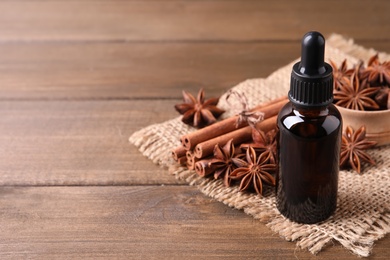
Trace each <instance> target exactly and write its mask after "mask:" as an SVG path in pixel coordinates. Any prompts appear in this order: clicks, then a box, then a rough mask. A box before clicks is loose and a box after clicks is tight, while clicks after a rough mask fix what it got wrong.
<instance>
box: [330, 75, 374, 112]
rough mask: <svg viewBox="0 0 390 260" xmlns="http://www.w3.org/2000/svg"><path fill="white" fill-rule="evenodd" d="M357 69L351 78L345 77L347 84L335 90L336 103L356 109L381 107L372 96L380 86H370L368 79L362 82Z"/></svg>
mask: <svg viewBox="0 0 390 260" xmlns="http://www.w3.org/2000/svg"><path fill="white" fill-rule="evenodd" d="M358 74H359V72H358V70H357V69H356V71H355V73H354V74H353V75H352V76H351V78H350V79H348V78H345V79H344V80H345V84H343V85H340V89H339V90H335V91H334V99H335V101H336V105H339V106H341V107H345V108H348V109H355V110H366V109H371V110H375V109H379V106H378V104H377V103H376V102H375V101H374V100H373V99H372V97H373V96H374V95H375V94H376V93H377V92H378V91H379V88H378V87H369V86H368V85H367V80H363V81H362V82H360V80H359V76H358Z"/></svg>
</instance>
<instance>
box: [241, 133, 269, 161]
mask: <svg viewBox="0 0 390 260" xmlns="http://www.w3.org/2000/svg"><path fill="white" fill-rule="evenodd" d="M252 140H253V143H251V144H241V146H240V148H241V149H242V150H245V151H246V150H247V149H248V147H252V148H253V149H254V150H255V152H256V153H258V154H260V153H265V154H266V155H267V156H268V155H269V162H270V163H272V164H276V130H271V131H268V132H267V134H265V133H264V132H263V131H261V130H258V129H255V128H253V129H252Z"/></svg>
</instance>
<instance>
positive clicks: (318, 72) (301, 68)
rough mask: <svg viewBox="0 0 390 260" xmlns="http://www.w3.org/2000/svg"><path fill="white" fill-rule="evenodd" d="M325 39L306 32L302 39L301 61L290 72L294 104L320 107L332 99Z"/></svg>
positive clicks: (317, 33) (331, 80)
mask: <svg viewBox="0 0 390 260" xmlns="http://www.w3.org/2000/svg"><path fill="white" fill-rule="evenodd" d="M324 53H325V39H324V36H322V34H320V33H319V32H308V33H306V34H305V35H304V36H303V39H302V53H301V61H300V62H297V63H295V65H294V66H293V70H292V72H291V84H290V92H289V93H288V96H289V99H290V101H291V102H292V103H293V104H295V105H296V106H302V107H320V106H326V105H329V104H330V103H332V101H333V74H332V67H331V66H330V65H329V64H328V63H326V62H324Z"/></svg>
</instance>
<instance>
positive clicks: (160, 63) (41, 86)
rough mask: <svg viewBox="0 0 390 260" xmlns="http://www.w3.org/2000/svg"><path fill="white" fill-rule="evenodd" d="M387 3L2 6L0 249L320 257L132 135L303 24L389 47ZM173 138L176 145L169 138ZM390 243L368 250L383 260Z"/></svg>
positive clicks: (255, 61)
mask: <svg viewBox="0 0 390 260" xmlns="http://www.w3.org/2000/svg"><path fill="white" fill-rule="evenodd" d="M389 12H390V2H389V1H386V0H376V1H364V0H358V1H355V0H348V1H335V0H333V1H301V0H299V1H287V0H284V1H253V0H228V1H222V0H214V1H197V0H182V1H179V0H177V1H176V0H148V1H123V0H105V1H104V0H78V1H77V0H70V1H66V0H34V1H32V0H15V1H1V2H0V111H1V114H0V155H1V156H0V234H1V235H0V259H21V258H22V259H24V258H27V259H70V258H72V259H82V258H83V259H84V258H89V259H96V258H102V259H162V258H163V259H183V258H189V259H297V258H298V259H356V258H357V257H356V256H354V255H352V254H351V253H349V252H348V251H346V250H345V249H343V248H342V246H341V245H339V244H330V245H329V246H327V247H326V248H325V249H324V250H323V251H322V252H321V253H320V254H319V255H318V256H313V255H311V254H310V253H309V252H306V251H303V250H300V249H299V248H296V246H295V243H293V242H287V241H285V240H284V239H282V238H279V237H278V235H276V234H274V233H272V231H270V230H269V229H268V227H266V226H265V225H264V224H262V223H260V222H259V221H257V220H255V219H253V218H252V217H250V216H248V215H246V214H244V213H243V212H242V211H238V210H234V209H231V208H229V207H227V206H226V205H223V204H221V203H218V202H215V201H213V200H211V199H210V198H208V197H205V196H204V195H202V194H201V193H200V192H199V191H197V189H196V187H190V186H187V185H186V184H185V183H184V182H183V181H179V180H176V179H175V178H174V177H173V176H171V175H169V173H168V170H167V169H163V168H160V167H159V166H157V165H155V164H153V163H152V162H151V161H150V160H148V159H146V158H145V157H143V156H142V154H141V153H140V152H139V151H138V150H137V149H136V148H135V147H134V146H132V145H131V144H129V142H128V137H129V136H130V135H131V134H132V133H133V132H135V131H137V130H139V129H141V128H142V127H145V126H148V125H150V124H154V123H160V122H163V121H165V120H168V119H171V118H174V117H176V116H177V113H176V112H175V111H174V110H173V105H174V104H176V103H177V102H179V101H180V99H181V90H182V89H185V90H188V91H190V92H192V93H196V92H197V91H198V89H199V88H200V87H204V88H205V89H206V95H208V96H218V95H220V94H222V93H223V92H225V91H226V90H227V89H228V88H230V87H232V86H234V85H236V84H237V83H239V82H241V81H243V80H245V79H248V78H258V77H266V76H267V75H269V74H270V73H272V72H273V71H274V70H276V69H277V68H279V67H281V66H284V65H286V64H287V63H289V62H290V61H292V60H293V59H296V58H298V57H299V55H300V43H299V41H300V39H301V37H302V35H303V34H304V33H305V32H306V31H309V30H313V29H315V30H319V31H321V32H322V33H323V34H324V35H325V36H329V35H330V34H331V33H333V32H336V33H340V34H342V35H344V36H346V37H351V38H354V39H355V40H356V42H357V43H358V44H361V45H364V46H366V47H372V48H375V49H377V50H380V51H386V52H390V15H389ZM178 142H179V141H178ZM389 253H390V239H389V237H388V236H387V237H385V238H384V239H381V240H379V241H377V242H376V244H375V247H374V249H373V253H372V256H371V257H370V259H387V258H388V255H389Z"/></svg>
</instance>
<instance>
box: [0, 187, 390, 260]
mask: <svg viewBox="0 0 390 260" xmlns="http://www.w3.org/2000/svg"><path fill="white" fill-rule="evenodd" d="M0 195H1V196H0V214H1V218H0V230H1V236H0V258H2V259H5V258H7V259H8V258H15V259H18V258H26V257H27V258H40V259H69V258H73V259H74V258H76V259H82V258H104V259H107V258H116V259H117V258H124V259H161V258H164V259H183V258H190V259H220V258H223V259H226V258H229V259H248V258H256V259H257V258H261V259H263V258H264V259H269V258H272V259H296V258H298V259H356V256H354V255H352V254H350V253H349V252H348V251H347V250H345V249H343V248H342V247H341V246H340V245H338V244H336V245H329V247H327V248H326V249H325V250H324V251H323V252H321V253H320V254H319V255H318V256H317V257H314V256H312V255H311V254H310V253H308V252H306V251H303V250H299V249H297V248H295V243H290V242H286V241H284V240H283V239H282V238H280V237H279V236H278V235H275V234H273V233H272V232H271V231H270V230H269V229H268V228H267V227H266V226H265V225H264V224H262V223H260V222H258V221H257V220H254V219H253V218H252V217H250V216H248V215H246V214H244V213H243V212H242V211H238V210H234V209H231V208H229V207H227V206H225V205H223V204H222V203H218V202H215V201H213V200H210V199H209V198H207V197H205V196H204V195H202V194H201V193H200V192H199V191H197V190H196V188H194V187H188V186H164V187H150V186H149V187H148V186H146V187H145V186H142V187H141V186H134V187H19V188H18V187H0ZM389 248H390V239H389V238H388V237H387V238H385V239H383V240H382V241H379V242H378V243H377V244H376V246H375V247H374V251H373V256H372V259H387V256H388V253H389V252H390V251H389Z"/></svg>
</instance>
